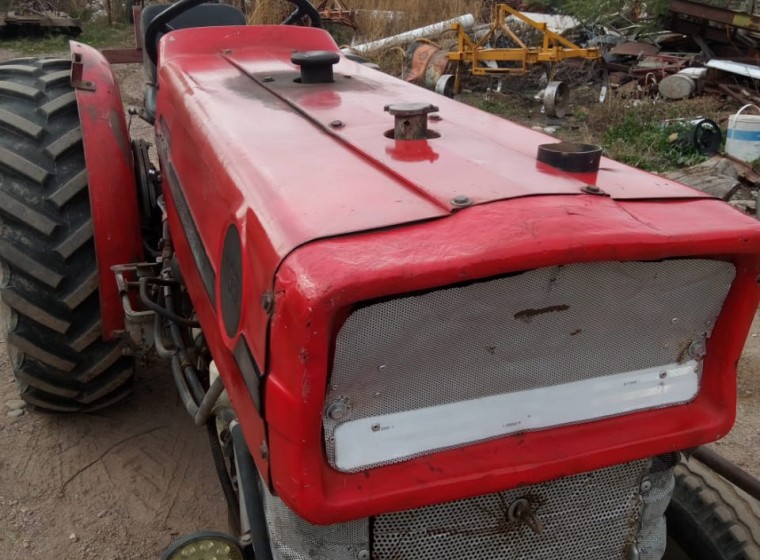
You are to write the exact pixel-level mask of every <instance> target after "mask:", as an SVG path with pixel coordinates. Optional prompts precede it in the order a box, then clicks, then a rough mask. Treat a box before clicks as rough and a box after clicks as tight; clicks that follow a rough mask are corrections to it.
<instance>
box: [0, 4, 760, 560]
mask: <svg viewBox="0 0 760 560" xmlns="http://www.w3.org/2000/svg"><path fill="white" fill-rule="evenodd" d="M294 3H295V4H296V5H297V10H296V12H295V13H294V14H293V15H292V16H291V17H290V18H289V22H294V21H301V20H302V19H304V18H306V19H309V20H311V26H310V27H306V26H269V27H246V26H244V25H243V24H244V23H245V22H244V17H243V16H242V14H241V13H240V12H238V11H237V10H236V9H234V8H231V7H230V6H226V5H223V4H202V3H201V2H200V0H180V1H179V2H177V3H176V4H172V5H168V6H167V5H160V6H150V7H148V8H146V9H145V10H144V11H143V14H142V21H143V23H144V25H143V28H142V29H143V32H142V34H141V37H142V44H143V45H144V53H145V68H146V71H147V75H148V85H147V86H146V93H145V107H144V114H143V116H144V118H146V119H147V120H149V121H151V122H153V123H155V147H156V151H157V154H158V161H159V162H160V165H159V166H158V167H154V166H153V165H152V164H151V161H150V158H149V157H148V146H147V145H146V144H145V143H144V142H139V141H135V142H132V141H131V140H130V137H129V134H128V129H127V125H126V122H125V116H124V114H125V113H124V108H123V106H122V101H121V98H120V94H119V89H118V85H117V83H116V81H115V79H114V75H113V73H112V70H111V67H110V65H109V64H108V62H107V61H106V60H105V58H104V57H103V55H102V54H101V53H100V52H98V51H97V50H95V49H93V48H90V47H87V46H85V45H82V44H79V43H72V44H71V50H72V58H71V60H53V59H23V60H17V61H10V62H5V63H2V64H0V126H1V127H2V129H3V134H2V136H0V191H1V194H0V214H1V215H2V222H3V227H2V232H1V233H0V256H1V257H2V261H3V264H4V268H3V284H2V287H3V290H2V301H3V302H4V304H5V306H7V307H8V308H9V312H8V313H6V318H5V328H6V329H7V331H8V341H9V343H10V347H11V358H12V363H13V368H14V373H15V376H16V379H17V380H18V384H19V387H20V388H21V396H22V398H23V399H25V400H26V401H27V402H28V403H30V404H31V405H34V406H36V407H39V408H42V409H47V410H53V411H91V410H96V409H99V408H101V407H104V406H107V405H109V404H111V403H114V402H116V401H118V400H120V399H123V398H125V397H126V396H127V395H128V394H129V393H130V391H132V390H133V389H134V383H133V359H134V357H135V356H139V355H141V354H143V353H145V352H148V351H150V352H155V353H157V354H158V355H159V356H161V357H163V358H166V359H167V360H168V361H169V362H170V363H171V371H172V374H173V376H174V380H175V382H176V385H177V389H178V391H179V395H180V397H181V399H182V402H183V403H184V406H185V407H186V408H187V411H188V412H189V413H190V414H191V415H192V417H193V418H194V419H195V423H196V424H198V425H199V426H206V427H207V429H208V430H209V433H210V435H211V442H212V449H213V451H214V457H215V461H216V465H217V470H218V472H219V475H220V480H221V483H222V487H223V490H224V493H225V497H226V499H227V503H228V505H229V511H230V526H231V529H230V534H229V535H225V534H219V533H198V534H194V535H190V536H188V537H186V538H184V539H182V540H180V541H178V542H177V543H175V544H174V545H172V547H171V548H170V549H169V550H167V551H166V552H165V553H164V558H167V559H172V560H173V559H179V558H218V559H222V558H235V559H240V558H252V557H253V556H254V554H255V557H256V558H257V560H270V559H276V560H281V559H298V560H318V559H319V560H370V559H373V560H407V559H424V560H427V559H435V560H460V559H477V560H491V559H493V560H496V559H500V560H501V559H503V560H507V559H521V560H662V559H663V558H667V559H668V560H676V559H681V560H683V559H687V560H728V559H731V560H739V559H757V558H760V523H758V511H759V508H758V505H757V503H756V502H755V499H754V498H753V497H751V496H755V497H757V496H760V491H759V486H760V485H759V484H758V482H757V481H756V480H754V479H753V478H752V477H749V476H748V475H746V473H743V472H741V471H739V470H738V469H737V468H736V467H735V466H734V465H731V464H729V463H728V462H727V461H725V460H723V459H721V458H720V457H717V456H716V455H715V454H714V453H712V452H710V451H707V450H705V449H704V448H700V446H702V445H704V444H706V443H709V442H712V441H715V440H717V439H719V438H721V437H722V436H723V435H725V434H726V433H727V432H728V431H729V429H730V428H731V426H732V424H733V422H734V417H735V410H736V364H737V360H738V359H739V356H740V354H741V352H742V348H743V345H744V341H745V338H746V336H747V333H748V330H749V327H750V324H751V322H752V319H753V317H754V314H755V311H756V308H757V305H758V299H759V297H760V286H758V283H759V282H760V225H759V224H758V223H757V222H756V221H755V220H753V219H750V218H748V217H746V216H743V215H741V214H739V213H738V212H736V211H735V210H733V209H732V208H731V207H730V206H728V205H727V204H725V203H724V202H722V201H720V200H716V199H713V198H710V197H708V196H706V195H704V194H702V193H700V192H697V191H694V190H691V189H689V188H687V187H685V186H683V185H680V184H677V183H674V182H672V181H669V180H666V179H664V178H662V177H656V176H653V175H650V174H647V173H644V172H642V171H638V170H635V169H632V168H629V167H626V166H624V165H621V164H618V163H616V162H613V161H610V160H608V159H604V158H602V159H601V164H600V161H599V150H598V149H596V148H595V147H593V146H585V145H566V144H559V145H558V144H552V143H551V142H552V140H551V139H550V138H548V137H546V136H544V135H542V134H539V133H537V132H534V131H531V130H528V129H525V128H522V127H519V126H517V125H514V124H512V123H510V122H508V121H505V120H502V119H500V118H497V117H494V116H491V115H488V114H486V113H483V112H481V111H479V110H476V109H474V108H470V107H466V106H463V105H460V104H459V103H457V102H455V101H453V100H450V99H447V98H444V97H439V96H437V95H436V94H434V93H432V92H428V91H426V90H423V89H420V88H417V87H415V86H412V85H409V84H407V83H404V82H402V81H399V80H397V79H394V78H392V77H389V76H387V75H385V74H383V73H381V72H378V71H376V70H374V69H372V68H369V67H367V66H365V65H363V64H362V63H361V61H354V60H349V59H347V58H346V57H345V56H343V55H341V54H340V51H339V49H338V48H337V46H336V44H335V42H334V41H333V40H332V38H331V37H330V35H328V34H327V33H326V32H324V31H322V30H321V29H319V27H320V20H319V15H318V13H317V12H316V11H315V10H314V9H313V8H312V6H311V5H310V4H309V3H308V2H306V1H305V0H298V1H294ZM718 473H719V474H718ZM729 481H732V482H733V483H735V484H731V483H730V482H729Z"/></svg>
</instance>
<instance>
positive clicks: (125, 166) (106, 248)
mask: <svg viewBox="0 0 760 560" xmlns="http://www.w3.org/2000/svg"><path fill="white" fill-rule="evenodd" d="M70 47H71V53H72V76H71V82H72V85H73V86H74V88H75V89H76V98H77V105H78V107H79V118H80V121H81V126H82V141H83V143H84V155H85V161H86V163H87V180H88V183H89V192H90V207H91V209H92V227H93V231H94V237H95V251H96V254H97V259H98V277H99V283H100V284H99V288H100V310H101V317H102V325H103V326H102V332H103V338H104V339H105V340H110V339H111V338H113V335H114V331H119V330H123V329H124V312H123V309H122V305H121V301H120V299H119V292H118V290H117V287H116V281H115V279H114V275H113V272H112V271H111V267H112V266H113V265H116V264H123V263H132V262H140V261H141V260H142V241H141V238H140V216H139V213H138V205H137V188H136V183H135V175H134V168H133V165H132V151H131V149H130V140H129V132H128V131H127V123H126V120H125V118H124V106H123V105H122V102H121V93H120V91H119V86H118V84H117V83H116V79H115V77H114V75H113V72H112V71H111V67H110V65H109V64H108V61H107V60H106V59H105V57H104V56H103V55H102V54H101V53H100V52H99V51H98V50H96V49H94V48H92V47H88V46H87V45H83V44H81V43H77V42H74V41H72V42H71V43H70Z"/></svg>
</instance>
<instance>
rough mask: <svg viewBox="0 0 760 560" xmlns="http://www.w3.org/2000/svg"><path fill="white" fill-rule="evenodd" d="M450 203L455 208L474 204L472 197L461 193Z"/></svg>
mask: <svg viewBox="0 0 760 560" xmlns="http://www.w3.org/2000/svg"><path fill="white" fill-rule="evenodd" d="M449 203H450V204H451V205H452V206H453V207H454V208H467V207H468V206H472V199H471V198H470V197H469V196H465V195H463V194H459V195H457V196H455V197H454V198H452V199H451V200H450V201H449Z"/></svg>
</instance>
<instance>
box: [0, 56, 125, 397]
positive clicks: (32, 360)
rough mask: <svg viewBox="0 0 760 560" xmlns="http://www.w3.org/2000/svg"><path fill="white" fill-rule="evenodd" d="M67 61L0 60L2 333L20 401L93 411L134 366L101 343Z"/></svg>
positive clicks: (121, 393) (119, 391) (117, 348)
mask: <svg viewBox="0 0 760 560" xmlns="http://www.w3.org/2000/svg"><path fill="white" fill-rule="evenodd" d="M70 67H71V63H70V62H69V61H68V60H59V59H45V58H39V59H34V58H25V59H18V60H11V61H7V62H3V63H0V128H2V132H0V259H1V261H2V262H1V264H2V282H1V283H0V300H2V304H3V305H2V310H1V311H2V313H0V329H2V330H3V331H5V333H6V335H7V338H6V340H7V341H8V347H9V354H10V358H11V363H12V366H13V373H14V375H15V377H16V380H17V382H18V385H19V389H20V393H21V397H22V398H23V399H24V400H25V401H26V402H28V403H30V404H32V405H35V406H38V407H40V408H44V409H48V410H56V411H78V410H84V411H87V410H94V409H98V408H102V407H103V406H106V405H108V404H110V403H112V402H115V401H117V400H120V399H122V398H123V397H125V396H126V395H127V394H128V393H129V391H130V381H131V379H132V373H133V367H132V360H131V358H128V357H125V356H123V354H122V346H121V345H120V344H118V343H106V342H104V341H103V340H102V338H101V324H100V309H99V300H98V273H97V266H96V258H95V246H94V243H93V230H92V219H91V213H90V201H89V194H88V186H87V173H86V170H85V162H84V148H83V145H82V134H81V130H80V124H79V115H78V113H77V103H76V98H75V95H74V90H73V89H72V87H71V85H70V78H69V75H70Z"/></svg>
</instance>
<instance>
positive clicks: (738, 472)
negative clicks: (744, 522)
mask: <svg viewBox="0 0 760 560" xmlns="http://www.w3.org/2000/svg"><path fill="white" fill-rule="evenodd" d="M691 456H692V457H694V458H695V459H696V460H697V461H699V462H700V463H702V464H703V465H705V466H706V467H709V468H710V469H712V470H713V471H715V472H716V473H718V474H719V475H720V476H722V477H723V478H725V479H726V480H728V481H729V482H730V483H731V484H734V485H736V486H738V487H739V488H741V489H742V490H744V491H745V492H746V493H747V494H749V495H750V496H752V497H753V498H755V499H756V500H760V480H758V479H757V478H755V477H754V476H752V475H751V474H749V473H748V472H747V471H745V470H744V469H742V468H741V467H739V466H737V465H735V464H734V463H732V462H731V461H729V460H728V459H726V458H725V457H722V456H721V455H718V454H717V453H716V452H715V451H713V450H712V449H709V448H707V447H700V448H698V449H697V450H696V451H695V452H694V453H693V454H692V455H691Z"/></svg>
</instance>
